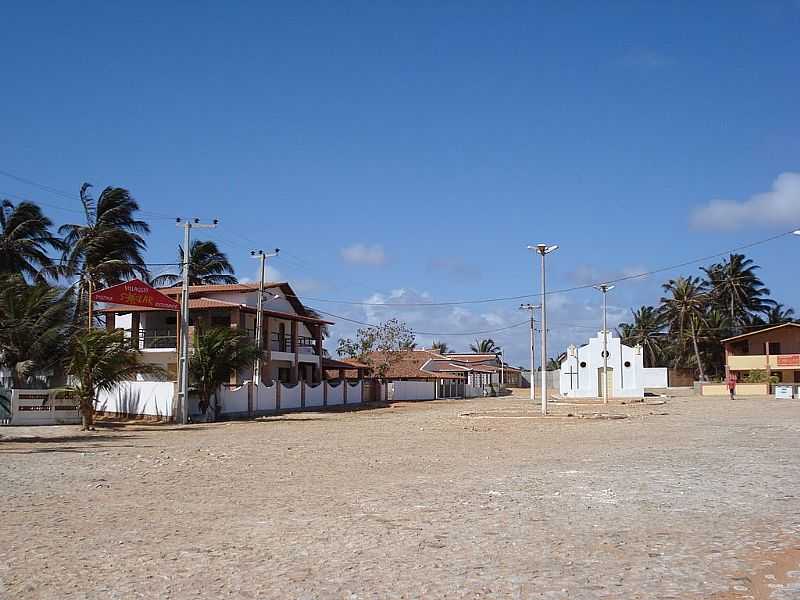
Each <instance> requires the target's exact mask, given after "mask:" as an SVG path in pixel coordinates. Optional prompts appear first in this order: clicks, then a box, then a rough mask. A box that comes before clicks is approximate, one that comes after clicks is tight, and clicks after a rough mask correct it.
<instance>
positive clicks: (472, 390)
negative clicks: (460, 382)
mask: <svg viewBox="0 0 800 600" xmlns="http://www.w3.org/2000/svg"><path fill="white" fill-rule="evenodd" d="M464 395H465V396H466V397H467V398H481V397H483V388H481V387H477V386H474V385H465V386H464Z"/></svg>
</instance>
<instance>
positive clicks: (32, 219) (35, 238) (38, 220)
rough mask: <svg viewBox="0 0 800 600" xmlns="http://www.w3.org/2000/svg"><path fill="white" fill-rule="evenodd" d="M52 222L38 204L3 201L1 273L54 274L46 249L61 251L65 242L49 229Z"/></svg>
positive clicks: (38, 276) (33, 276)
mask: <svg viewBox="0 0 800 600" xmlns="http://www.w3.org/2000/svg"><path fill="white" fill-rule="evenodd" d="M52 226H53V223H52V221H50V219H48V218H47V217H45V216H44V214H42V210H41V209H40V208H39V207H38V206H37V205H36V204H33V203H31V202H20V203H19V204H17V205H16V206H14V204H12V203H11V202H10V201H9V200H3V201H2V202H0V275H2V274H14V273H19V274H21V275H24V276H25V277H28V278H29V279H36V280H42V279H43V278H44V277H45V276H47V275H54V272H53V259H52V258H50V256H48V254H47V252H48V251H49V250H55V251H58V252H61V251H62V250H63V249H64V245H63V243H62V242H61V240H60V239H58V238H57V237H56V236H54V235H53V234H52V233H50V227H52Z"/></svg>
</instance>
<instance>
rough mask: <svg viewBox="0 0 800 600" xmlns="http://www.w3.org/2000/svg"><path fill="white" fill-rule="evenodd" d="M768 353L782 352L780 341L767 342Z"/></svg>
mask: <svg viewBox="0 0 800 600" xmlns="http://www.w3.org/2000/svg"><path fill="white" fill-rule="evenodd" d="M765 353H766V354H780V353H781V343H780V342H767V343H766V352H765Z"/></svg>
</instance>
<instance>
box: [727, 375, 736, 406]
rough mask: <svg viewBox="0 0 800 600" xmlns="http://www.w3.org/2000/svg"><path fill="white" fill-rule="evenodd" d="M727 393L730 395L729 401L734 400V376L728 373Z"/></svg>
mask: <svg viewBox="0 0 800 600" xmlns="http://www.w3.org/2000/svg"><path fill="white" fill-rule="evenodd" d="M728 391H729V392H730V394H731V400H733V399H734V394H735V393H736V374H735V373H729V374H728Z"/></svg>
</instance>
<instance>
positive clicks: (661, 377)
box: [642, 367, 669, 388]
mask: <svg viewBox="0 0 800 600" xmlns="http://www.w3.org/2000/svg"><path fill="white" fill-rule="evenodd" d="M668 385H669V384H668V382H667V369H666V368H662V367H648V368H646V369H642V387H645V388H665V387H668Z"/></svg>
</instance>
